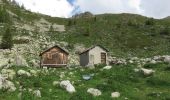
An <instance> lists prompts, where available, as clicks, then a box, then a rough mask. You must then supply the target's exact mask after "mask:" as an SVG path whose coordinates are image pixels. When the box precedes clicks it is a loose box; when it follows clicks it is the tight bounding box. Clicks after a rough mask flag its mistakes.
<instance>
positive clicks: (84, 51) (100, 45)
mask: <svg viewBox="0 0 170 100" xmlns="http://www.w3.org/2000/svg"><path fill="white" fill-rule="evenodd" d="M96 46H99V47H100V48H102V49H104V50H105V51H106V52H109V50H107V49H106V48H104V47H103V46H101V45H94V46H92V47H90V48H88V49H86V50H84V51H83V52H81V53H79V55H81V54H83V53H86V52H88V51H90V50H91V49H93V48H95V47H96Z"/></svg>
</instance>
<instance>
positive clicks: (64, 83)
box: [60, 80, 76, 93]
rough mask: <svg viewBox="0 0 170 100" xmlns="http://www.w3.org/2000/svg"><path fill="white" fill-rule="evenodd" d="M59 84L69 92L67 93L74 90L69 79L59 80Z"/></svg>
mask: <svg viewBox="0 0 170 100" xmlns="http://www.w3.org/2000/svg"><path fill="white" fill-rule="evenodd" d="M60 86H61V87H62V88H64V89H66V91H67V92H69V93H73V92H76V90H75V88H74V86H73V85H72V84H71V83H70V81H69V80H64V81H61V82H60Z"/></svg>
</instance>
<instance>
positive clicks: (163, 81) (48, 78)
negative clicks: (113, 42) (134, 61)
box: [0, 63, 170, 100]
mask: <svg viewBox="0 0 170 100" xmlns="http://www.w3.org/2000/svg"><path fill="white" fill-rule="evenodd" d="M149 66H153V67H149V68H152V69H154V70H155V71H156V72H155V73H154V74H153V76H149V77H144V76H143V74H142V73H140V72H139V73H136V72H134V71H133V69H134V68H135V67H136V65H114V66H113V67H112V69H110V70H103V71H102V70H101V69H102V67H103V66H102V65H100V66H96V68H95V69H83V70H84V71H82V68H72V69H62V68H61V69H49V70H48V71H49V73H48V74H44V73H42V72H43V70H41V73H39V75H38V76H37V77H35V76H32V77H26V76H16V77H15V79H14V80H13V82H14V83H15V84H16V82H19V83H20V84H22V86H23V87H24V88H25V89H26V91H24V92H23V93H22V94H23V95H22V96H21V98H22V100H40V99H41V100H54V99H57V100H112V98H111V97H110V95H111V93H112V92H114V91H118V92H120V93H121V96H120V97H119V98H118V99H116V100H122V99H124V98H128V99H130V100H169V99H170V96H169V95H168V94H169V93H170V90H169V88H170V77H169V75H170V73H169V72H170V71H169V70H166V69H167V67H168V64H167V63H159V64H152V65H149ZM154 66H155V67H154ZM12 69H14V70H15V71H17V70H19V69H24V70H26V71H29V70H30V69H32V68H24V67H12ZM35 70H37V69H35ZM60 72H64V73H65V76H64V77H63V79H60V77H59V76H60ZM70 72H72V73H73V75H70V74H69V73H70ZM84 74H94V77H92V79H90V80H88V81H86V80H83V79H82V75H84ZM65 79H68V80H70V81H71V82H73V81H74V84H73V85H74V86H75V89H76V91H77V92H76V93H73V94H69V93H67V92H66V91H65V90H64V89H62V88H61V87H60V86H59V85H58V86H53V85H52V83H53V81H61V80H65ZM16 86H17V90H16V91H15V92H13V93H8V92H6V91H2V90H1V91H0V92H2V93H1V94H0V98H2V99H4V100H11V99H12V100H18V96H17V95H18V93H19V90H18V88H19V85H17V84H16ZM28 88H31V89H33V90H35V89H39V90H40V91H41V94H42V97H41V98H37V97H35V96H34V95H33V94H32V93H31V92H28ZM88 88H97V89H99V90H101V92H102V95H101V96H99V97H93V96H92V95H91V94H89V93H87V89H88ZM49 89H52V91H51V92H50V91H49Z"/></svg>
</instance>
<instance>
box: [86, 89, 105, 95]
mask: <svg viewBox="0 0 170 100" xmlns="http://www.w3.org/2000/svg"><path fill="white" fill-rule="evenodd" d="M87 92H88V93H90V94H92V95H93V96H100V95H101V94H102V92H101V91H100V90H98V89H94V88H89V89H88V90H87Z"/></svg>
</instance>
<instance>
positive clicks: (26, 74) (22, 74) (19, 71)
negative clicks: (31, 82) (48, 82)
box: [17, 69, 31, 77]
mask: <svg viewBox="0 0 170 100" xmlns="http://www.w3.org/2000/svg"><path fill="white" fill-rule="evenodd" d="M17 74H18V75H19V76H27V77H30V76H31V74H30V73H29V72H27V71H25V70H22V69H20V70H18V71H17Z"/></svg>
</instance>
